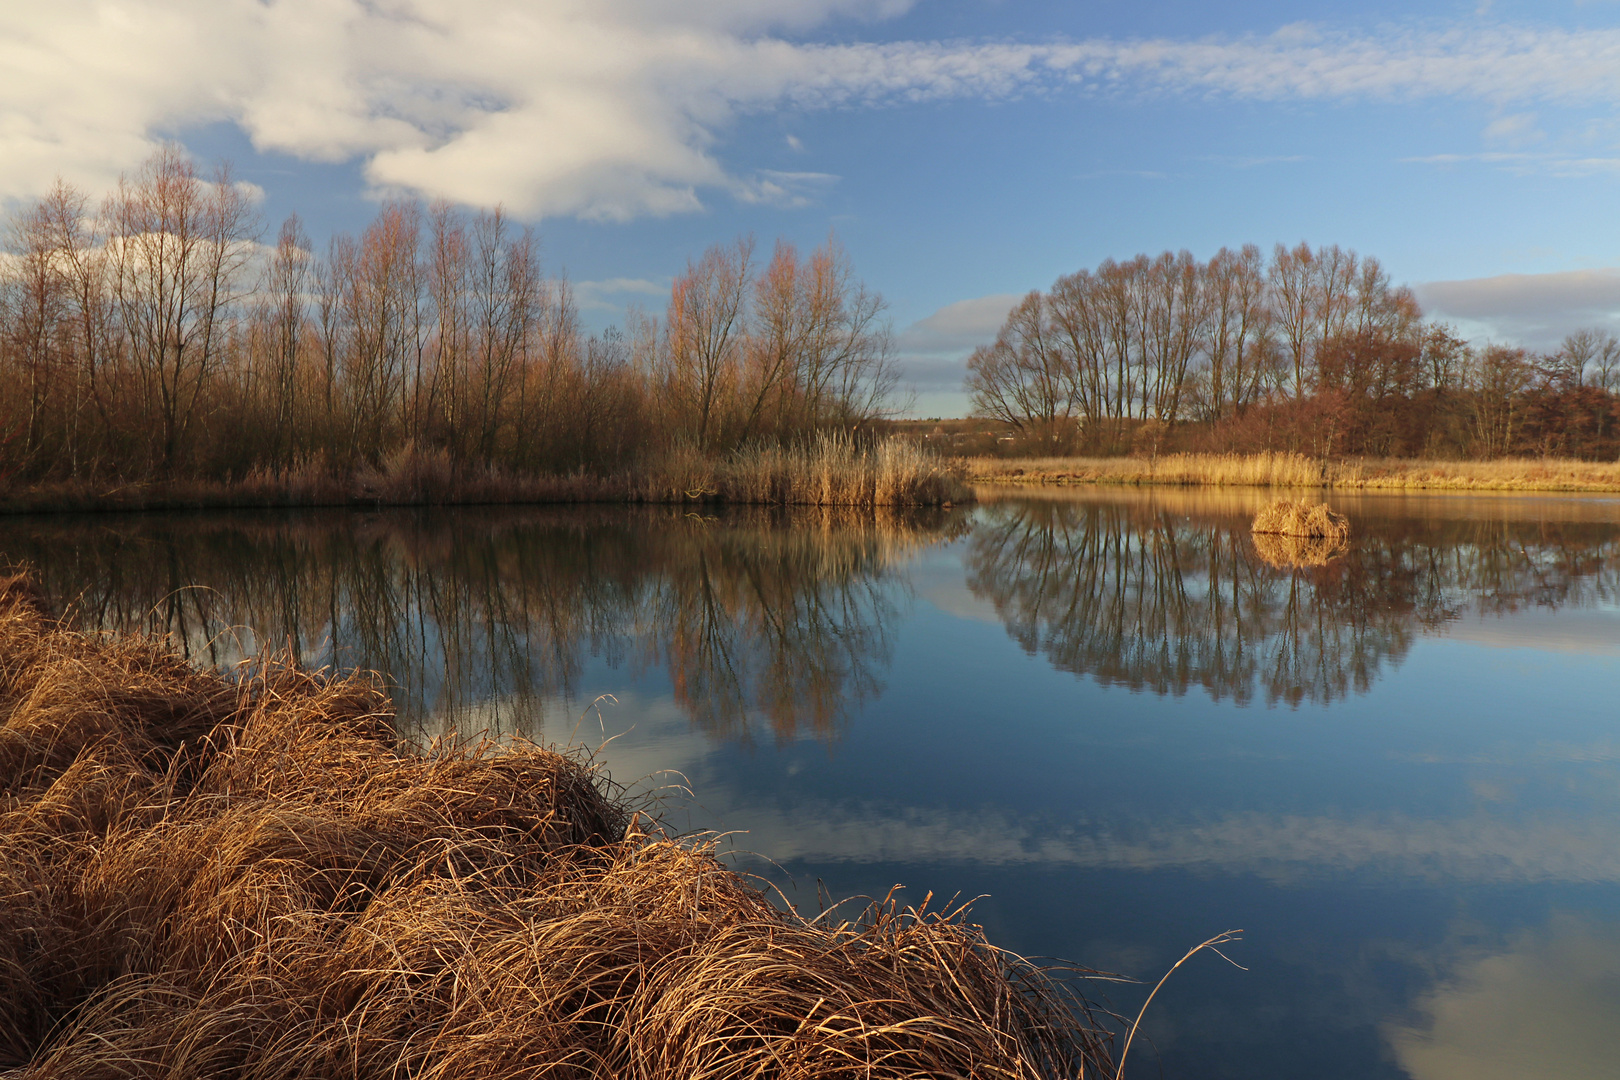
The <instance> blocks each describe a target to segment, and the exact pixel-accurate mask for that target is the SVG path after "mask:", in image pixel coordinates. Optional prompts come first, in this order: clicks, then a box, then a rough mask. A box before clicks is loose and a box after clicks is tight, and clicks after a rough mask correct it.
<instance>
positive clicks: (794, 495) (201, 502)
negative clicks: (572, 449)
mask: <svg viewBox="0 0 1620 1080" xmlns="http://www.w3.org/2000/svg"><path fill="white" fill-rule="evenodd" d="M972 498H973V493H972V490H971V489H970V488H969V487H968V486H967V485H966V483H964V482H963V480H962V476H961V470H960V469H959V468H958V467H956V466H955V465H953V464H951V463H948V462H945V461H943V460H942V459H940V458H938V457H936V456H934V455H933V454H930V453H928V452H926V451H924V450H922V449H921V448H920V447H918V446H917V445H916V444H915V443H913V442H910V441H908V440H904V439H883V440H877V441H873V442H868V441H864V440H857V439H855V438H853V437H851V436H849V435H845V434H840V433H836V432H834V433H824V434H820V435H817V436H815V437H813V438H811V439H808V440H805V441H802V442H798V443H791V444H754V445H750V446H745V447H743V448H741V449H739V450H737V451H734V452H733V453H731V454H729V455H725V456H721V457H715V456H712V455H710V454H706V453H704V452H702V451H700V450H698V449H697V448H696V447H694V446H692V445H691V444H688V443H677V444H675V445H674V446H673V447H671V448H670V449H669V450H668V451H667V452H666V453H664V454H663V455H661V456H660V457H658V458H657V459H654V460H651V461H649V462H647V463H646V464H644V465H643V466H642V467H641V468H639V469H636V470H634V471H624V472H618V473H612V474H596V473H588V472H575V473H561V474H538V475H536V474H523V473H511V472H505V471H502V470H499V469H494V468H488V467H484V466H478V465H467V464H463V463H457V462H456V461H455V460H453V459H452V458H451V456H450V454H449V453H448V452H447V451H445V450H442V449H438V448H431V447H430V448H421V447H416V446H406V447H403V448H401V449H399V450H397V451H395V452H394V453H392V454H390V455H389V456H388V457H387V458H386V459H384V460H383V461H381V462H379V463H377V464H374V465H364V466H362V467H361V468H359V469H357V470H353V471H347V470H344V469H342V468H339V467H337V466H335V465H334V464H332V463H331V462H329V461H327V460H325V459H323V458H320V457H310V458H305V459H302V460H300V461H297V462H295V463H293V464H291V465H288V466H285V467H282V468H278V469H265V468H260V469H255V470H253V471H251V472H249V473H248V474H246V475H245V476H242V477H240V478H238V479H235V480H230V481H207V480H174V481H144V482H131V483H125V484H92V483H89V482H86V481H71V482H64V483H57V484H48V485H39V486H33V487H27V488H20V489H14V490H5V489H4V486H3V485H0V512H7V511H9V512H12V513H30V512H39V511H51V510H74V511H77V510H106V509H114V510H165V509H204V508H250V507H289V506H301V507H314V506H365V507H376V506H440V505H497V504H526V503H534V504H544V503H625V502H629V503H676V504H709V503H734V504H755V505H791V506H855V507H875V506H940V505H947V504H951V503H960V502H968V501H971V500H972Z"/></svg>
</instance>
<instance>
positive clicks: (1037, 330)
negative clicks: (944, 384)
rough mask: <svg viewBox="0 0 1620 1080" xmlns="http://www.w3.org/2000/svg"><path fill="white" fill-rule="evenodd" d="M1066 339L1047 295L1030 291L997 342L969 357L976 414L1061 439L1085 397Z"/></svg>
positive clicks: (1010, 315)
mask: <svg viewBox="0 0 1620 1080" xmlns="http://www.w3.org/2000/svg"><path fill="white" fill-rule="evenodd" d="M1063 337H1064V335H1063V332H1062V330H1061V329H1059V328H1056V327H1054V325H1053V324H1051V323H1050V322H1049V321H1048V318H1047V314H1046V299H1045V297H1044V296H1043V295H1042V294H1041V293H1040V292H1039V291H1035V292H1030V293H1028V294H1027V295H1026V296H1025V297H1024V298H1023V299H1022V300H1020V301H1019V302H1018V304H1017V306H1015V307H1014V308H1013V309H1012V311H1011V312H1009V313H1008V315H1007V321H1006V323H1005V324H1003V326H1002V328H1001V332H1000V333H999V334H997V335H996V340H995V343H994V344H992V345H988V346H982V347H980V348H978V349H976V350H974V352H973V355H972V356H970V357H969V358H968V376H967V391H968V396H969V400H970V402H971V404H972V407H973V411H974V413H975V414H976V415H979V416H985V417H989V418H991V419H994V420H1000V421H1002V422H1004V423H1007V424H1011V425H1012V426H1013V427H1014V428H1016V429H1017V430H1018V431H1019V432H1020V433H1022V434H1024V435H1026V436H1032V437H1037V438H1040V439H1043V440H1047V441H1053V440H1058V439H1060V438H1061V437H1062V436H1063V435H1064V434H1065V429H1066V428H1068V427H1069V426H1070V424H1071V423H1072V421H1073V419H1074V413H1075V408H1076V406H1077V405H1078V403H1079V400H1080V384H1079V379H1078V377H1077V376H1078V372H1077V371H1076V370H1075V368H1074V366H1073V364H1072V363H1069V362H1067V359H1066V352H1065V349H1064V348H1063Z"/></svg>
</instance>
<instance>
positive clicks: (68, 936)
mask: <svg viewBox="0 0 1620 1080" xmlns="http://www.w3.org/2000/svg"><path fill="white" fill-rule="evenodd" d="M838 910H839V909H835V910H834V912H832V913H829V914H827V915H824V916H823V917H821V918H819V919H806V918H802V917H800V916H799V915H798V914H797V913H796V912H794V911H792V910H782V909H779V908H778V907H776V906H773V905H772V904H771V903H769V902H768V900H767V898H766V896H765V895H764V894H763V893H762V892H761V891H760V890H759V889H758V888H755V887H753V886H752V885H751V884H750V883H749V881H748V880H746V879H744V878H743V877H740V876H739V875H738V874H736V873H734V872H733V871H731V870H729V869H728V868H726V867H725V866H724V865H723V864H722V863H720V862H719V861H718V860H717V859H716V858H715V856H714V851H713V843H712V841H710V840H705V839H703V838H684V839H683V838H680V837H675V836H671V835H669V834H667V833H666V832H664V831H663V830H662V829H660V828H659V827H658V826H656V825H655V824H653V823H651V822H649V821H645V820H643V819H642V818H641V817H640V816H639V815H637V814H635V813H633V812H631V811H630V810H629V808H628V807H627V805H626V803H625V802H624V801H623V800H622V799H621V798H619V797H618V796H617V795H616V793H615V792H614V790H613V789H612V788H611V787H610V786H608V785H606V784H605V783H604V782H603V781H601V780H600V779H599V778H598V777H597V776H596V775H595V774H594V773H593V772H592V771H591V769H590V768H589V766H588V764H587V763H586V762H584V761H582V760H581V759H580V758H578V757H576V756H570V755H565V754H560V753H556V752H553V751H550V750H546V749H542V748H540V747H536V746H532V745H519V746H515V747H505V748H502V747H498V746H494V745H490V744H481V745H477V746H437V747H435V748H433V750H432V751H431V752H429V753H426V754H409V753H403V752H400V751H399V750H397V749H396V747H395V744H394V740H393V731H392V715H391V705H390V702H389V700H388V698H387V697H386V695H385V694H384V693H383V692H382V691H381V690H380V688H379V686H378V685H377V683H376V682H375V681H373V680H371V679H368V678H364V677H352V678H328V677H323V676H320V675H317V674H312V673H308V672H305V671H300V670H297V669H295V668H294V667H292V666H290V665H287V664H276V663H266V664H261V665H259V666H257V667H256V668H253V669H251V670H249V669H245V668H244V669H242V673H241V675H240V677H239V678H237V679H235V680H227V679H222V678H219V677H216V676H213V675H208V674H204V673H201V672H198V671H195V670H193V669H192V668H190V667H188V666H186V665H185V664H183V663H181V662H180V661H179V660H177V659H175V658H174V657H173V656H172V655H170V654H168V653H166V652H165V651H164V650H163V649H162V648H161V647H160V646H159V645H157V644H156V643H154V642H152V641H150V640H147V639H143V638H139V637H115V638H106V639H99V638H91V637H87V636H84V635H82V634H79V633H77V632H74V631H72V630H71V629H69V628H67V627H65V626H63V625H61V624H59V623H57V622H55V621H53V620H52V619H51V618H50V617H49V615H48V614H47V612H46V611H45V610H44V606H43V604H41V603H40V601H39V598H38V597H37V595H35V594H34V593H33V592H32V591H31V590H30V588H29V586H28V585H27V583H26V582H25V581H23V580H21V579H17V578H13V579H9V580H3V581H0V1076H3V1077H5V1078H6V1080H24V1078H27V1080H45V1078H47V1077H69V1076H71V1077H76V1078H92V1080H98V1078H109V1080H110V1078H114V1077H119V1078H123V1077H136V1076H164V1077H235V1078H264V1080H269V1078H272V1077H274V1078H292V1077H297V1078H307V1080H321V1078H327V1077H330V1078H334V1080H335V1078H338V1077H342V1078H345V1080H362V1078H377V1080H382V1078H385V1077H386V1078H390V1080H392V1078H398V1077H407V1076H409V1077H416V1078H429V1080H451V1078H463V1077H464V1078H469V1080H470V1078H473V1077H479V1078H489V1077H559V1078H560V1077H639V1078H662V1077H671V1078H673V1077H681V1078H691V1077H714V1078H719V1077H744V1076H747V1077H759V1076H785V1077H804V1078H812V1077H849V1078H855V1077H878V1078H882V1077H921V1076H955V1077H983V1078H990V1077H1001V1078H1022V1077H1031V1078H1033V1077H1053V1076H1109V1075H1111V1074H1112V1070H1111V1067H1110V1065H1109V1061H1108V1048H1109V1044H1108V1042H1107V1041H1106V1038H1105V1037H1104V1036H1102V1035H1100V1034H1099V1032H1098V1031H1097V1029H1096V1028H1095V1027H1094V1026H1093V1025H1092V1023H1091V1019H1090V1015H1089V1012H1088V1011H1087V1007H1086V1005H1085V1003H1084V1001H1083V1000H1082V999H1080V998H1079V997H1078V996H1077V995H1074V994H1073V993H1071V992H1070V991H1068V990H1067V989H1066V986H1065V984H1060V983H1055V982H1053V981H1051V980H1050V979H1049V978H1048V977H1047V975H1046V973H1045V972H1044V971H1043V970H1042V969H1039V968H1036V967H1033V966H1032V965H1030V964H1028V963H1027V962H1025V961H1022V960H1020V959H1018V958H1016V957H1013V956H1011V955H1009V954H1006V953H1003V952H1001V951H999V950H996V949H995V948H993V947H991V946H990V945H989V944H987V943H986V941H985V940H984V938H983V936H982V933H981V931H980V930H979V929H978V928H977V927H975V926H973V925H971V924H970V923H968V922H966V921H965V920H964V919H963V918H962V915H961V912H959V911H958V912H924V911H921V910H917V911H911V910H905V909H902V908H900V907H899V905H898V904H897V903H896V902H895V901H893V899H892V898H891V899H888V900H886V901H884V902H882V903H873V904H868V905H865V906H864V907H863V908H861V909H860V910H858V911H856V912H854V914H853V915H852V916H851V917H850V918H848V919H847V920H844V921H836V914H837V911H838Z"/></svg>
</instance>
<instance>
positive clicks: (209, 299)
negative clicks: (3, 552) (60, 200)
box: [107, 145, 255, 472]
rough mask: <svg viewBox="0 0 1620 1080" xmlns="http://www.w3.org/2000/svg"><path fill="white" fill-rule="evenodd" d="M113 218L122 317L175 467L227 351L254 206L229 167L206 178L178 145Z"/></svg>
mask: <svg viewBox="0 0 1620 1080" xmlns="http://www.w3.org/2000/svg"><path fill="white" fill-rule="evenodd" d="M107 216H108V218H109V221H110V230H111V231H110V235H109V238H108V243H109V246H110V251H111V259H112V274H111V277H112V282H113V295H114V298H115V302H116V307H117V311H118V316H119V319H120V322H121V324H122V329H123V332H124V335H125V336H126V338H127V339H128V341H129V343H130V349H131V356H132V360H133V362H134V365H135V371H136V373H137V377H138V378H139V380H140V383H141V386H142V388H143V391H144V395H145V397H146V401H147V406H148V408H149V409H150V410H151V411H152V412H153V413H155V414H156V420H157V425H156V426H157V431H156V433H155V441H156V446H155V456H156V459H157V462H158V464H159V465H160V467H161V468H162V470H163V471H164V472H171V471H173V469H174V467H175V465H176V463H177V460H178V457H179V455H180V454H181V452H182V451H183V449H184V447H185V444H186V440H187V436H188V435H189V433H190V429H191V424H192V422H193V420H194V419H195V417H196V413H197V408H198V405H199V403H200V402H201V401H202V399H203V392H204V390H205V389H206V388H207V386H208V383H209V380H210V379H211V378H212V377H213V375H214V373H215V370H216V369H217V368H218V367H219V365H220V362H221V359H222V357H221V353H222V346H223V344H224V341H225V337H226V326H225V321H226V319H227V318H228V316H229V314H230V312H231V309H232V307H233V305H234V304H235V303H236V301H237V300H238V298H239V294H238V292H237V288H238V285H239V281H240V278H241V273H242V270H243V268H244V266H245V265H246V264H247V261H248V258H249V256H250V254H251V252H252V239H253V230H254V225H255V223H254V219H253V214H252V210H251V206H250V203H249V201H248V198H247V196H246V195H245V194H244V193H243V192H242V191H241V189H239V188H238V187H237V186H236V185H235V184H234V183H232V181H231V177H230V173H229V171H228V170H226V169H223V168H222V169H220V170H219V171H218V172H216V173H215V175H214V177H213V178H212V180H209V181H205V180H203V179H202V178H201V177H200V176H198V174H197V169H196V166H195V165H194V164H193V162H192V161H191V159H190V158H188V157H186V156H185V154H184V152H183V151H181V150H180V149H179V148H178V147H176V146H172V145H170V146H165V147H163V148H161V149H160V150H158V151H157V153H156V154H154V155H153V156H152V158H151V159H150V160H148V161H147V163H146V164H145V165H144V166H142V167H141V169H140V171H139V172H137V173H136V174H135V176H134V177H133V178H132V179H122V180H120V181H119V184H118V191H117V193H116V194H115V195H114V196H113V197H112V200H111V205H110V208H109V212H108V215H107Z"/></svg>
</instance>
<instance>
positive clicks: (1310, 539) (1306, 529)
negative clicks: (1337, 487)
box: [1250, 499, 1350, 567]
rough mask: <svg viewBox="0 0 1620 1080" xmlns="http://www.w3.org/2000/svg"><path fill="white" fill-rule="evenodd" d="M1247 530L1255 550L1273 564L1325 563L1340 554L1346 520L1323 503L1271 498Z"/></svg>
mask: <svg viewBox="0 0 1620 1080" xmlns="http://www.w3.org/2000/svg"><path fill="white" fill-rule="evenodd" d="M1250 531H1251V532H1252V533H1253V534H1254V546H1255V550H1256V551H1258V552H1259V553H1260V557H1261V558H1262V559H1264V560H1265V561H1266V562H1268V563H1271V564H1272V565H1273V566H1281V567H1294V566H1325V565H1327V564H1328V563H1329V562H1332V561H1333V560H1334V559H1336V558H1338V557H1339V556H1340V555H1342V554H1344V550H1345V546H1346V544H1347V542H1348V541H1349V539H1350V520H1349V519H1348V518H1346V517H1345V516H1344V515H1343V514H1339V513H1335V512H1334V511H1332V510H1330V509H1328V507H1327V505H1326V504H1325V503H1312V502H1306V501H1304V500H1303V499H1301V500H1297V501H1296V500H1294V499H1274V500H1273V501H1271V502H1270V503H1267V504H1266V505H1265V506H1263V507H1261V508H1260V512H1259V513H1258V514H1256V515H1255V516H1254V524H1253V526H1251V530H1250Z"/></svg>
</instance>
